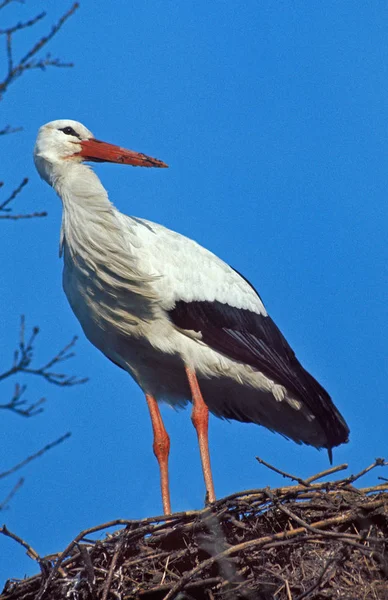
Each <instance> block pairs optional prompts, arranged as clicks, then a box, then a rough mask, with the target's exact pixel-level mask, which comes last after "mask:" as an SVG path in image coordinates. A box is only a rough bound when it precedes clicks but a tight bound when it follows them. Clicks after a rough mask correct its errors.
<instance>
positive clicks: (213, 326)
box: [169, 301, 349, 446]
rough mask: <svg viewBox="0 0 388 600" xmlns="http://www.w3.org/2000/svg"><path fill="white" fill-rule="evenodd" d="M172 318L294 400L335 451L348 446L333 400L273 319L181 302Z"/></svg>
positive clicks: (212, 304)
mask: <svg viewBox="0 0 388 600" xmlns="http://www.w3.org/2000/svg"><path fill="white" fill-rule="evenodd" d="M169 316H170V318H171V320H172V322H173V323H174V324H175V325H176V326H177V327H179V328H181V329H186V330H193V331H197V332H200V333H201V334H202V341H203V342H204V343H206V344H208V345H209V346H210V347H211V348H213V349H214V350H217V351H218V352H220V353H222V354H224V355H225V356H227V357H229V358H231V359H233V360H236V361H239V362H242V363H245V364H248V365H251V366H252V367H254V368H255V369H257V370H258V371H261V372H262V373H264V375H266V376H267V377H269V378H270V379H272V380H274V381H275V382H276V383H278V384H281V385H283V386H284V387H285V388H287V389H288V390H289V391H290V392H292V393H293V394H295V396H296V398H298V399H300V400H302V401H303V402H304V403H305V404H306V405H307V406H308V407H309V409H310V410H311V412H312V414H314V415H315V417H316V418H317V419H318V421H319V422H320V424H321V426H322V428H323V429H324V430H325V432H326V434H327V437H328V440H329V442H330V445H331V446H337V445H338V444H340V443H342V442H344V441H346V440H347V437H348V433H349V430H348V428H347V425H346V423H345V421H344V419H343V418H342V416H341V414H340V413H339V412H338V410H337V409H336V407H335V406H334V404H333V402H332V401H331V399H330V396H329V395H328V393H327V392H326V391H325V390H324V389H323V387H322V386H321V385H320V384H319V383H318V382H317V381H316V380H315V379H314V377H312V375H310V374H309V373H308V372H307V371H306V370H305V369H304V368H303V367H302V365H301V364H300V363H299V361H298V359H297V358H296V356H295V353H294V352H293V350H292V348H291V347H290V346H289V344H288V343H287V341H286V339H285V338H284V336H283V335H282V333H281V332H280V330H279V329H278V328H277V326H276V325H275V323H274V322H273V321H272V319H271V317H269V316H267V315H262V314H258V313H255V312H252V311H250V310H246V309H241V308H235V307H233V306H230V305H228V304H223V303H221V302H218V301H213V302H207V301H202V302H201V301H192V302H184V301H178V302H176V304H175V306H174V308H173V309H172V310H170V311H169Z"/></svg>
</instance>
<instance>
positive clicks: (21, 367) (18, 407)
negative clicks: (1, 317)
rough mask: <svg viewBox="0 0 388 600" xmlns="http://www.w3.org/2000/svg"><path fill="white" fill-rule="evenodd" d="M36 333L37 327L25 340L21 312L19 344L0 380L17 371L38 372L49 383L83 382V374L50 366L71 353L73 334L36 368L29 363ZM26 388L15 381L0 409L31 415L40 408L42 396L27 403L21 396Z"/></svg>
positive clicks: (23, 321) (74, 341) (73, 341)
mask: <svg viewBox="0 0 388 600" xmlns="http://www.w3.org/2000/svg"><path fill="white" fill-rule="evenodd" d="M38 333H39V328H38V327H34V328H33V330H32V334H31V336H30V338H29V339H28V341H26V339H25V319H24V316H22V317H21V324H20V338H19V345H18V348H17V349H16V350H15V352H14V360H13V365H12V367H10V368H9V369H8V370H6V371H4V372H3V373H0V381H3V380H4V379H7V378H8V377H12V376H13V375H16V374H17V373H27V374H29V375H38V376H39V377H42V378H43V379H45V380H46V381H48V382H49V383H53V384H54V385H58V386H61V387H69V386H73V385H79V384H81V383H85V382H86V381H87V380H88V379H87V378H86V377H83V378H79V377H75V376H74V375H70V376H69V375H66V374H64V373H56V372H55V371H53V370H52V368H53V367H56V366H57V365H59V364H60V363H62V362H64V361H66V360H68V359H69V358H72V357H73V356H74V352H73V351H72V348H73V347H74V345H75V343H76V341H77V337H76V336H75V337H73V339H72V340H71V341H70V342H69V343H68V344H66V346H64V347H63V348H62V349H61V350H60V351H59V352H58V353H57V354H56V355H55V356H54V357H53V358H51V359H50V360H49V361H48V362H47V363H45V364H43V365H42V366H40V367H38V368H32V367H31V363H32V361H33V355H34V344H35V341H36V337H37V335H38ZM26 388H27V386H26V385H20V384H19V383H17V384H16V385H15V391H14V394H13V397H12V398H11V400H10V401H9V402H6V403H3V404H0V409H5V410H10V411H12V412H15V413H16V414H19V415H22V416H24V417H31V416H34V415H37V414H38V413H40V412H42V404H43V403H44V402H45V399H44V398H41V399H40V400H38V401H37V402H34V403H31V404H29V405H28V403H27V400H25V399H24V398H22V396H23V394H24V392H25V391H26Z"/></svg>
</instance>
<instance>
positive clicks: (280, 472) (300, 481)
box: [256, 456, 309, 487]
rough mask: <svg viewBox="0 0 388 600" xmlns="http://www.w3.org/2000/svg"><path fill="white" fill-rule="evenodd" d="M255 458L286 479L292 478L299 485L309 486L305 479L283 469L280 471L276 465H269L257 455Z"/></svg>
mask: <svg viewBox="0 0 388 600" xmlns="http://www.w3.org/2000/svg"><path fill="white" fill-rule="evenodd" d="M256 460H257V461H258V462H259V463H260V464H261V465H264V466H265V467H267V468H268V469H271V471H275V473H278V474H279V475H283V477H288V479H292V480H293V481H297V482H298V483H300V485H304V486H305V487H308V486H309V484H308V483H307V482H306V480H305V479H301V478H300V477H296V476H295V475H290V474H289V473H286V472H285V471H281V470H280V469H278V468H277V467H274V466H273V465H270V464H269V463H267V462H266V461H265V460H263V459H262V458H259V456H256Z"/></svg>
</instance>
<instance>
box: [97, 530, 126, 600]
mask: <svg viewBox="0 0 388 600" xmlns="http://www.w3.org/2000/svg"><path fill="white" fill-rule="evenodd" d="M124 541H125V538H124V537H123V538H122V539H121V540H120V541H119V543H118V544H117V548H116V550H115V552H114V555H113V558H112V562H111V564H110V567H109V572H108V576H107V578H106V582H105V585H104V591H103V594H102V600H107V598H108V594H109V589H110V586H111V583H112V579H113V574H114V570H115V568H116V563H117V560H118V558H119V556H120V553H121V550H122V548H123V545H124Z"/></svg>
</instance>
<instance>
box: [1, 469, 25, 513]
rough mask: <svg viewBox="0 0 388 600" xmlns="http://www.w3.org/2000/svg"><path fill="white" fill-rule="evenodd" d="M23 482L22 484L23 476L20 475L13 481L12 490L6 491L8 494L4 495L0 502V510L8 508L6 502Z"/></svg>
mask: <svg viewBox="0 0 388 600" xmlns="http://www.w3.org/2000/svg"><path fill="white" fill-rule="evenodd" d="M23 484H24V478H23V477H21V478H20V479H19V480H18V481H17V482H16V483H15V485H14V486H13V488H12V490H11V491H10V492H8V495H7V496H6V497H5V499H4V500H3V502H2V503H1V504H0V511H1V510H4V509H5V508H8V503H9V502H10V501H11V500H12V498H13V497H14V496H15V494H16V492H17V491H18V490H19V489H20V488H21V487H22V485H23Z"/></svg>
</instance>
